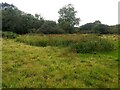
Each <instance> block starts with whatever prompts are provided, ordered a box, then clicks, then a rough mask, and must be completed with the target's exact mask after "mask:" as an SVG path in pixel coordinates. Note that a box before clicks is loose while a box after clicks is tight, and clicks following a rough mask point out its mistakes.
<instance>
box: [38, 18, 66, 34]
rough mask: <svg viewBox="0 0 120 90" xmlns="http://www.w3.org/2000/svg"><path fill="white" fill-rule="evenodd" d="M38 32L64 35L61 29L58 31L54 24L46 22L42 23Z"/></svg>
mask: <svg viewBox="0 0 120 90" xmlns="http://www.w3.org/2000/svg"><path fill="white" fill-rule="evenodd" d="M39 31H40V32H41V33H44V34H57V33H58V34H59V33H64V31H63V30H62V29H59V27H58V26H57V24H56V22H54V21H48V20H47V21H45V22H44V23H43V25H42V26H41V28H40V30H39Z"/></svg>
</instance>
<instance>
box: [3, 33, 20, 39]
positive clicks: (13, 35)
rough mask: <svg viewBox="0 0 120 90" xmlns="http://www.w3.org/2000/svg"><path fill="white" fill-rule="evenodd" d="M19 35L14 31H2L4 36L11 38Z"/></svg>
mask: <svg viewBox="0 0 120 90" xmlns="http://www.w3.org/2000/svg"><path fill="white" fill-rule="evenodd" d="M17 36H18V35H17V34H16V33H13V32H2V37H3V38H10V39H14V38H16V37H17Z"/></svg>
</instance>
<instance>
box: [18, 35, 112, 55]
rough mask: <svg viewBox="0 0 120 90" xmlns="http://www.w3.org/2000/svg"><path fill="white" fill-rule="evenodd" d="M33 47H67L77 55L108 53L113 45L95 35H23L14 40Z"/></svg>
mask: <svg viewBox="0 0 120 90" xmlns="http://www.w3.org/2000/svg"><path fill="white" fill-rule="evenodd" d="M16 40H17V41H19V42H24V43H26V44H30V45H35V46H68V47H70V48H71V49H72V50H73V51H76V52H78V53H95V52H109V51H112V50H113V49H114V45H113V44H112V43H111V42H110V41H107V40H105V39H103V38H100V37H99V36H96V35H87V34H86V35H81V36H80V35H79V34H78V35H77V34H75V35H70V34H69V35H60V36H59V35H51V36H50V35H43V36H42V35H41V36H39V35H24V36H20V37H18V38H17V39H16Z"/></svg>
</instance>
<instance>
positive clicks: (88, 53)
mask: <svg viewBox="0 0 120 90" xmlns="http://www.w3.org/2000/svg"><path fill="white" fill-rule="evenodd" d="M2 42H3V45H2V86H3V88H118V62H119V59H118V35H92V34H89V35H88V34H64V35H62V34H61V35H56V34H54V35H51V34H49V35H44V34H27V35H19V36H17V37H14V39H10V38H5V37H4V38H3V40H2Z"/></svg>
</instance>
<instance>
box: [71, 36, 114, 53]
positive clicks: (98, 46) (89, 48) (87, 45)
mask: <svg viewBox="0 0 120 90" xmlns="http://www.w3.org/2000/svg"><path fill="white" fill-rule="evenodd" d="M72 49H73V50H75V51H76V52H77V53H96V52H108V51H112V50H113V49H114V45H113V44H112V43H111V42H108V41H107V40H105V39H102V38H99V37H97V36H92V37H89V36H87V37H84V38H83V39H81V41H79V42H78V43H76V44H74V45H72Z"/></svg>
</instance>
